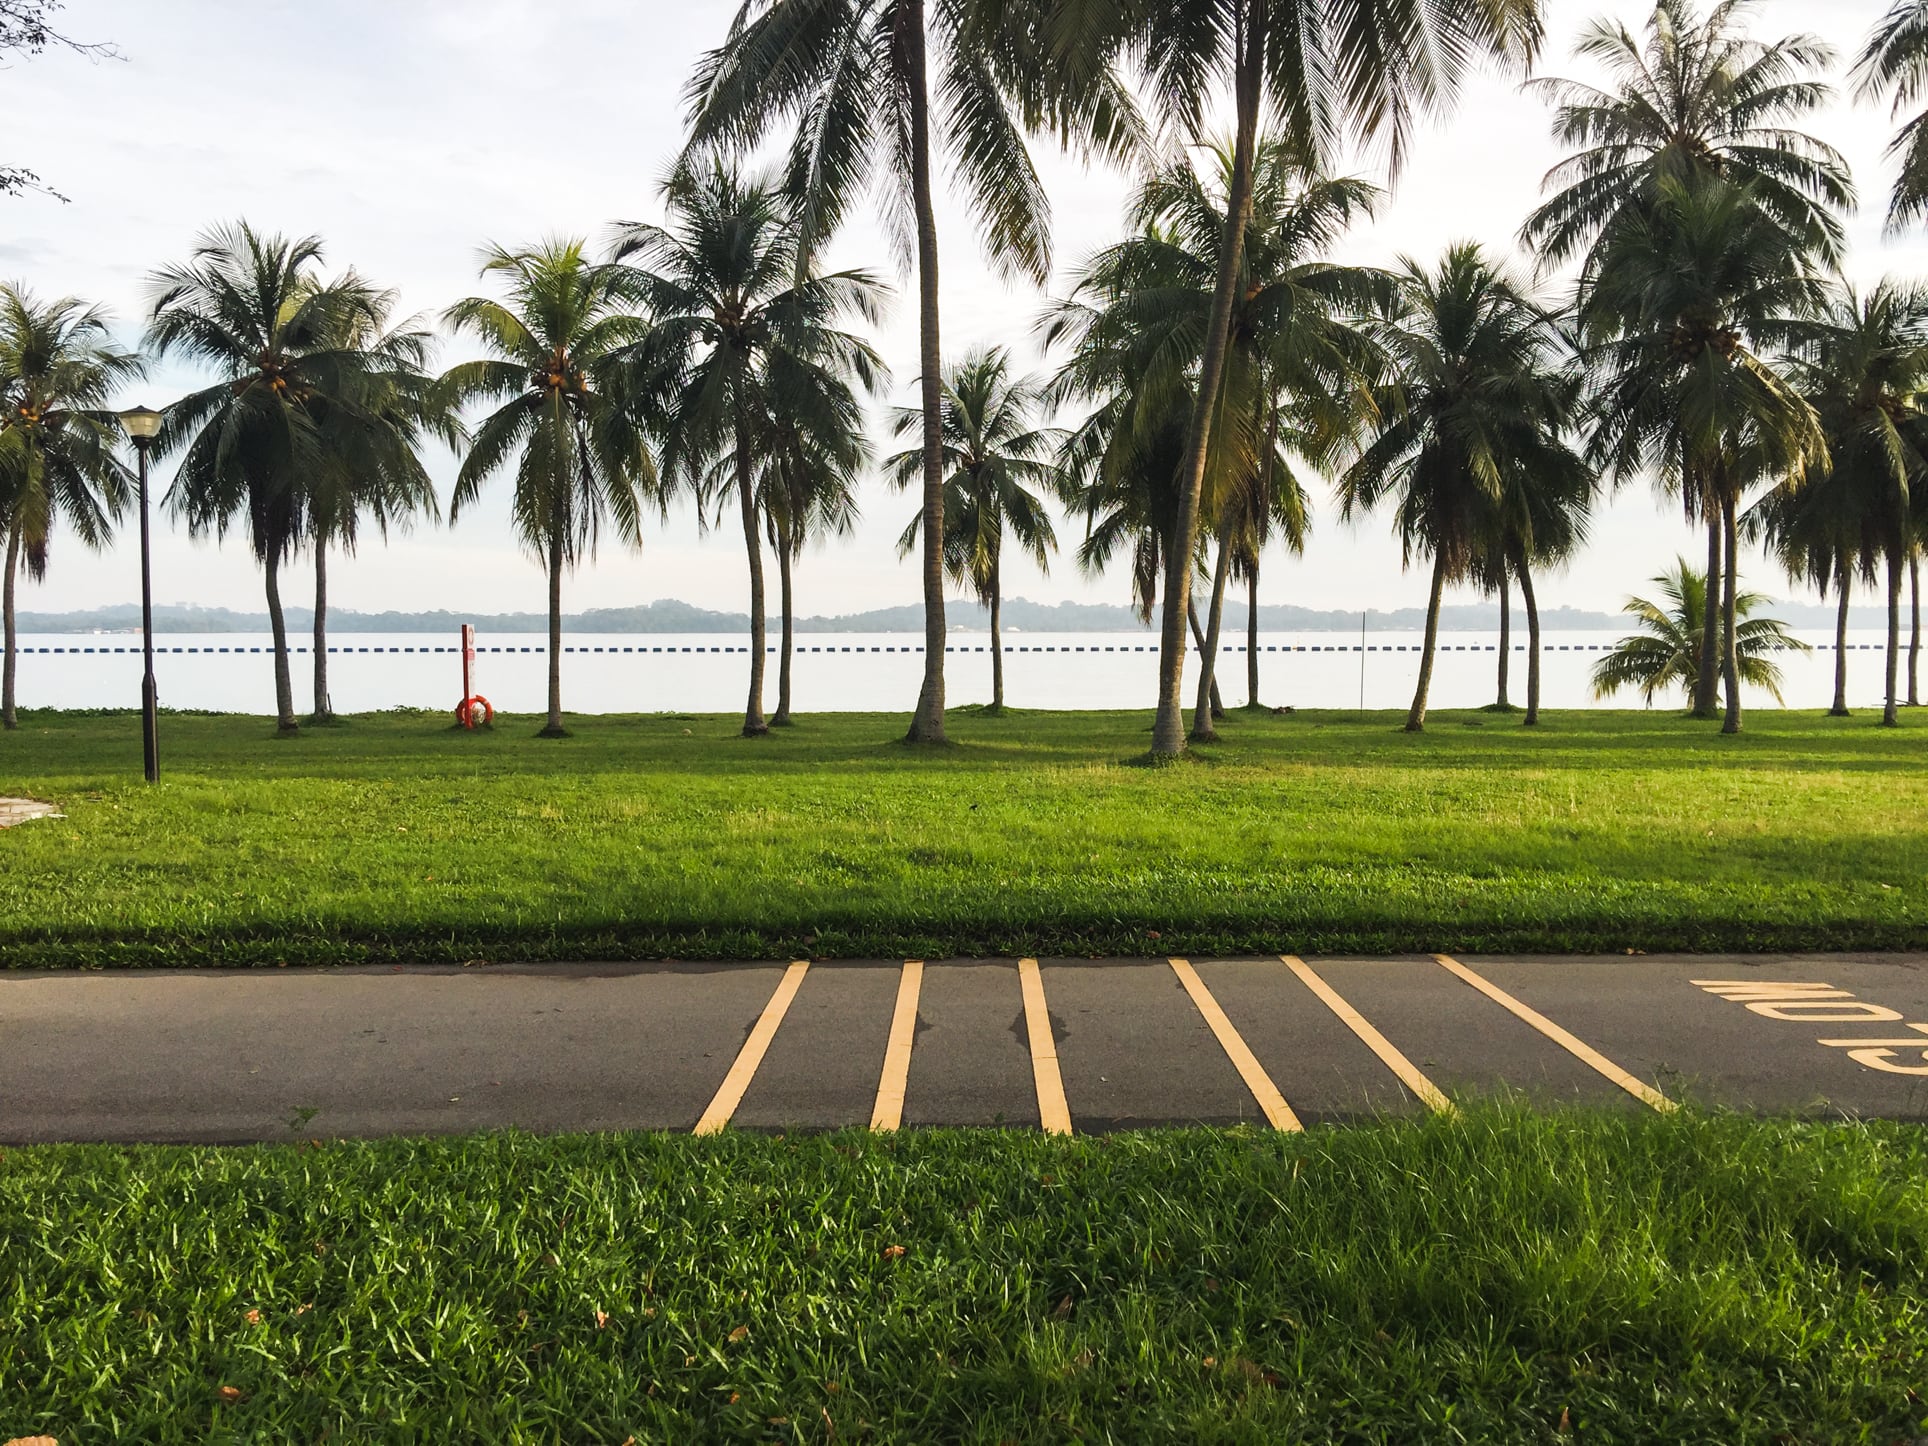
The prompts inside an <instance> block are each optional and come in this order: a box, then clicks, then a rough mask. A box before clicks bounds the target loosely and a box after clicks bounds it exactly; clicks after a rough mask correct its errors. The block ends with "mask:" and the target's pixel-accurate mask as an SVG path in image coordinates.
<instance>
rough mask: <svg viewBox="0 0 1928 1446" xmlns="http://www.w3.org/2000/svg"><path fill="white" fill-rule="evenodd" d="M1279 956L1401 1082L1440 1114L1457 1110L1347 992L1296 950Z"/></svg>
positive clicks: (1448, 1113) (1447, 1113)
mask: <svg viewBox="0 0 1928 1446" xmlns="http://www.w3.org/2000/svg"><path fill="white" fill-rule="evenodd" d="M1279 958H1280V959H1281V960H1283V961H1284V963H1285V966H1286V967H1287V968H1288V969H1290V970H1291V971H1292V972H1293V973H1294V974H1296V975H1298V976H1299V978H1300V980H1301V981H1303V983H1304V984H1305V987H1306V988H1308V989H1310V990H1311V991H1312V992H1313V993H1314V994H1316V995H1318V996H1319V998H1320V999H1322V1000H1324V1001H1325V1006H1326V1008H1327V1009H1330V1010H1331V1011H1332V1012H1333V1013H1334V1014H1336V1015H1338V1016H1339V1018H1340V1019H1341V1020H1343V1021H1344V1022H1345V1025H1346V1028H1348V1029H1350V1030H1351V1031H1352V1032H1353V1033H1354V1034H1356V1035H1358V1036H1359V1038H1360V1040H1361V1042H1362V1043H1364V1045H1365V1046H1366V1048H1367V1049H1369V1050H1371V1051H1372V1052H1373V1053H1374V1054H1376V1055H1378V1056H1379V1058H1380V1059H1381V1060H1382V1061H1383V1062H1384V1064H1385V1066H1386V1068H1387V1069H1389V1070H1391V1071H1392V1072H1393V1073H1394V1074H1395V1075H1397V1076H1399V1082H1400V1083H1401V1084H1403V1085H1404V1086H1405V1087H1406V1088H1407V1089H1409V1090H1411V1091H1412V1092H1413V1093H1414V1094H1415V1095H1417V1096H1418V1097H1419V1098H1420V1099H1422V1100H1424V1101H1425V1102H1426V1103H1427V1105H1429V1106H1431V1107H1432V1108H1433V1109H1435V1110H1437V1111H1438V1112H1439V1113H1440V1114H1442V1115H1450V1114H1452V1113H1454V1110H1453V1102H1452V1101H1451V1100H1449V1099H1447V1098H1446V1096H1445V1095H1444V1094H1442V1093H1441V1092H1440V1089H1439V1086H1438V1085H1436V1084H1434V1083H1433V1082H1432V1081H1431V1080H1429V1079H1427V1078H1426V1076H1425V1075H1423V1074H1421V1073H1420V1072H1419V1069H1418V1067H1417V1066H1416V1065H1414V1064H1413V1062H1412V1061H1411V1060H1409V1059H1407V1058H1406V1056H1405V1055H1403V1054H1401V1053H1400V1052H1399V1050H1398V1049H1397V1048H1396V1047H1395V1046H1394V1045H1393V1042H1392V1041H1391V1040H1389V1039H1387V1038H1386V1036H1385V1035H1383V1034H1381V1033H1380V1032H1379V1031H1378V1030H1376V1029H1374V1028H1373V1027H1372V1023H1371V1021H1369V1020H1368V1019H1367V1018H1366V1017H1365V1015H1363V1014H1361V1013H1360V1012H1359V1011H1358V1010H1356V1009H1354V1008H1353V1007H1352V1006H1351V1005H1350V1004H1348V1003H1347V1002H1346V1000H1345V996H1344V995H1342V994H1340V993H1339V991H1338V990H1336V989H1334V988H1333V987H1332V986H1331V985H1330V984H1328V983H1326V982H1325V980H1323V979H1321V978H1320V977H1319V976H1318V975H1317V974H1316V973H1314V972H1313V969H1312V966H1311V965H1310V964H1308V963H1306V962H1305V960H1303V959H1300V958H1298V957H1296V956H1295V955H1292V954H1281V955H1279Z"/></svg>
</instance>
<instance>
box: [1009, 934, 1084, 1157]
mask: <svg viewBox="0 0 1928 1446" xmlns="http://www.w3.org/2000/svg"><path fill="white" fill-rule="evenodd" d="M1018 984H1019V986H1020V987H1021V988H1022V989H1023V991H1024V1028H1025V1032H1026V1034H1028V1035H1029V1036H1030V1039H1031V1075H1032V1078H1033V1079H1034V1080H1035V1081H1036V1082H1037V1088H1038V1122H1039V1123H1040V1124H1042V1125H1043V1126H1044V1132H1045V1133H1046V1134H1047V1135H1068V1134H1070V1133H1071V1106H1070V1105H1069V1104H1068V1103H1067V1102H1066V1101H1065V1097H1064V1077H1063V1076H1062V1075H1060V1074H1059V1073H1058V1045H1057V1041H1055V1040H1054V1039H1052V1038H1051V1011H1050V1010H1049V1009H1048V1008H1047V1007H1046V1005H1045V1002H1044V976H1043V975H1042V974H1041V973H1039V972H1038V961H1037V960H1035V959H1020V960H1018Z"/></svg>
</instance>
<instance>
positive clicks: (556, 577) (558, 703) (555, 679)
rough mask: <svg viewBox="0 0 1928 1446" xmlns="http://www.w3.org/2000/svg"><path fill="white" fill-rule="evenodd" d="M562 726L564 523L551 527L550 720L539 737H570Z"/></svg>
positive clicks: (557, 523) (544, 725) (554, 524)
mask: <svg viewBox="0 0 1928 1446" xmlns="http://www.w3.org/2000/svg"><path fill="white" fill-rule="evenodd" d="M568 736H569V730H568V729H567V728H565V727H563V726H562V523H561V522H560V521H555V522H552V523H551V524H550V528H549V720H548V722H546V723H544V724H543V725H542V731H541V732H539V733H537V734H536V737H538V738H567V737H568Z"/></svg>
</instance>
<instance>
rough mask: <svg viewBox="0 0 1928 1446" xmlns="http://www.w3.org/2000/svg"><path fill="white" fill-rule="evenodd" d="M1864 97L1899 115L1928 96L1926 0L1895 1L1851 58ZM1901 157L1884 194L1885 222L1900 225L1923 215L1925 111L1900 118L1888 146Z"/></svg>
mask: <svg viewBox="0 0 1928 1446" xmlns="http://www.w3.org/2000/svg"><path fill="white" fill-rule="evenodd" d="M1854 69H1855V73H1856V74H1857V75H1859V76H1860V78H1861V85H1860V87H1859V90H1858V94H1859V95H1860V97H1861V98H1862V99H1864V100H1888V101H1891V108H1890V111H1889V114H1890V115H1891V116H1899V115H1900V114H1901V113H1902V112H1903V111H1905V110H1907V109H1908V108H1909V107H1911V106H1913V105H1915V104H1917V103H1918V102H1920V101H1921V100H1922V98H1923V96H1924V95H1928V0H1895V4H1894V6H1893V7H1892V8H1891V9H1890V10H1889V11H1888V13H1887V14H1886V15H1884V16H1882V17H1881V21H1880V23H1879V24H1878V25H1876V26H1875V28H1874V33H1873V34H1871V35H1870V36H1869V37H1868V43H1867V44H1866V45H1865V46H1863V47H1862V49H1861V54H1860V55H1859V56H1858V57H1857V58H1856V59H1855V62H1854ZM1888 154H1889V155H1890V156H1893V157H1895V158H1897V159H1898V160H1899V161H1900V162H1901V173H1900V174H1899V175H1898V176H1896V177H1895V184H1894V190H1893V191H1892V192H1891V193H1890V194H1889V199H1888V225H1889V227H1890V228H1891V229H1893V230H1900V229H1901V228H1902V227H1904V226H1908V225H1910V224H1912V223H1913V222H1916V221H1918V220H1920V219H1921V218H1922V216H1923V215H1924V214H1928V110H1922V111H1918V112H1917V113H1916V114H1915V115H1913V116H1911V117H1910V118H1909V119H1908V120H1906V121H1904V122H1903V123H1902V125H1901V129H1900V130H1898V131H1896V132H1895V138H1894V140H1893V141H1892V142H1890V143H1889V146H1888Z"/></svg>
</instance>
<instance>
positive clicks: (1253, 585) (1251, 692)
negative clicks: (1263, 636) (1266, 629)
mask: <svg viewBox="0 0 1928 1446" xmlns="http://www.w3.org/2000/svg"><path fill="white" fill-rule="evenodd" d="M1245 703H1246V706H1247V707H1250V708H1256V707H1258V706H1259V560H1258V559H1257V558H1256V557H1255V558H1253V559H1252V566H1251V567H1250V569H1248V570H1247V572H1246V574H1245Z"/></svg>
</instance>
